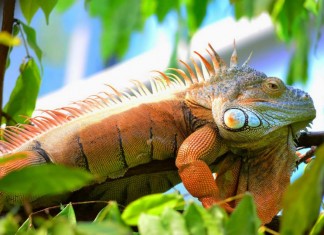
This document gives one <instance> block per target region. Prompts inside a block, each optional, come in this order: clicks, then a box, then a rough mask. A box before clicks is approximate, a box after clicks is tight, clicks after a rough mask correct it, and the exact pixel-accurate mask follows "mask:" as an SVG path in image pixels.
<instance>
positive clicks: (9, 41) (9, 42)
mask: <svg viewBox="0 0 324 235" xmlns="http://www.w3.org/2000/svg"><path fill="white" fill-rule="evenodd" d="M0 44H2V45H5V46H8V47H12V46H18V45H19V44H20V39H19V38H18V37H14V36H12V35H11V34H10V33H8V32H6V31H2V32H0Z"/></svg>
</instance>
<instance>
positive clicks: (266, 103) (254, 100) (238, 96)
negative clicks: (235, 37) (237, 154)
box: [187, 46, 316, 143]
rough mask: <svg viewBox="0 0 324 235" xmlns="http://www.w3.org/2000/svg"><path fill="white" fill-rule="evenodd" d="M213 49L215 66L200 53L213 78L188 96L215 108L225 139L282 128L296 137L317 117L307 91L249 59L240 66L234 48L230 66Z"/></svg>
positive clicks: (241, 140) (253, 137) (239, 139)
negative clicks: (258, 67)
mask: <svg viewBox="0 0 324 235" xmlns="http://www.w3.org/2000/svg"><path fill="white" fill-rule="evenodd" d="M210 49H211V52H209V54H210V56H211V59H212V61H213V65H211V64H209V62H207V61H206V60H205V59H204V58H203V57H202V56H201V55H199V54H198V55H199V56H200V58H201V59H202V62H203V63H204V64H205V67H206V68H207V70H208V72H209V74H210V79H209V81H208V82H206V83H205V84H204V86H203V87H201V89H196V90H195V89H192V92H190V94H189V95H188V96H187V98H188V99H191V100H193V101H194V102H195V103H198V104H199V105H201V106H204V107H206V108H208V109H212V113H213V119H214V121H215V123H216V124H217V126H218V128H219V131H220V134H221V136H222V137H223V138H224V139H227V140H230V141H235V142H239V143H244V142H251V141H255V140H259V139H260V138H261V137H264V136H266V135H268V134H269V133H272V132H274V131H276V130H279V129H281V128H282V127H288V128H290V130H291V133H292V137H295V136H296V135H298V134H299V131H300V130H302V129H304V128H305V127H306V126H307V125H308V124H309V123H310V122H311V121H312V120H313V119H314V118H315V115H316V111H315V108H314V104H313V101H312V99H311V97H310V96H309V95H308V94H307V93H306V92H304V91H302V90H300V89H297V88H294V87H291V86H287V85H285V83H284V82H283V81H282V80H280V79H279V78H276V77H268V76H267V75H265V74H264V73H262V72H258V71H256V70H254V69H252V68H251V67H249V66H248V65H247V62H248V60H249V59H248V60H247V62H245V63H244V64H243V65H242V66H238V65H237V54H236V50H235V47H234V52H233V54H232V57H231V64H230V66H229V67H227V66H226V64H225V62H224V61H223V60H222V59H221V58H220V57H219V56H218V55H217V53H216V52H215V51H214V50H213V48H212V47H211V46H210Z"/></svg>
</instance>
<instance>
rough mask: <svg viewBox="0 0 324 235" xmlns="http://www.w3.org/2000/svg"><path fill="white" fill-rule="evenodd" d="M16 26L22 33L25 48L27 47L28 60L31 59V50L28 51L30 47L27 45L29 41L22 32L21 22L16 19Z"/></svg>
mask: <svg viewBox="0 0 324 235" xmlns="http://www.w3.org/2000/svg"><path fill="white" fill-rule="evenodd" d="M14 21H15V24H16V25H17V26H18V28H19V32H20V35H21V38H22V41H23V44H24V47H25V50H26V55H27V58H30V57H31V56H30V53H29V50H28V45H27V41H26V38H25V34H24V32H23V30H22V27H21V24H20V21H19V20H17V19H15V20H14Z"/></svg>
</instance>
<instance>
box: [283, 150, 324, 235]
mask: <svg viewBox="0 0 324 235" xmlns="http://www.w3.org/2000/svg"><path fill="white" fill-rule="evenodd" d="M315 156H316V158H315V160H314V163H313V165H312V168H311V169H309V170H307V171H305V173H304V174H303V175H302V176H301V177H300V178H299V179H297V180H296V181H295V182H294V183H293V184H292V185H291V186H290V187H289V188H288V189H287V192H286V194H285V195H284V199H283V215H282V224H281V230H280V231H281V233H282V234H294V235H298V234H305V232H306V231H309V230H310V229H311V227H312V226H313V224H314V223H315V221H316V219H317V217H318V215H319V209H320V206H321V202H322V197H323V192H324V145H322V146H320V147H319V148H318V149H317V151H316V153H315ZM300 218H303V219H300ZM296 221H298V223H296Z"/></svg>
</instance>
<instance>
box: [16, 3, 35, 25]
mask: <svg viewBox="0 0 324 235" xmlns="http://www.w3.org/2000/svg"><path fill="white" fill-rule="evenodd" d="M19 3H20V8H21V11H22V13H23V15H24V17H25V19H26V20H27V23H28V24H30V22H31V20H32V19H33V16H34V15H35V13H36V12H37V11H38V9H39V5H38V3H37V2H36V1H35V0H19Z"/></svg>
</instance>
